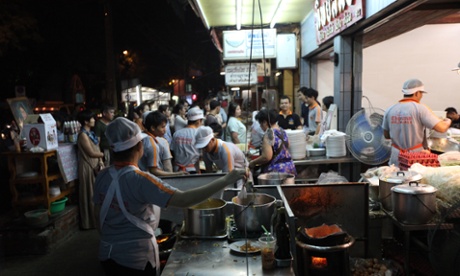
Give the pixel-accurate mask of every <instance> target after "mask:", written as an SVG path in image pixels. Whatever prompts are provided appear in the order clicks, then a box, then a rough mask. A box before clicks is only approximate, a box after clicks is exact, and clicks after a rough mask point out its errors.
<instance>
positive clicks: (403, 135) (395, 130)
mask: <svg viewBox="0 0 460 276" xmlns="http://www.w3.org/2000/svg"><path fill="white" fill-rule="evenodd" d="M402 93H403V95H404V97H403V99H401V100H400V101H399V102H398V103H396V104H394V105H392V106H390V107H389V108H388V109H387V110H385V114H384V118H383V134H384V136H385V138H387V139H391V143H392V149H391V156H390V161H389V162H388V164H390V165H391V164H394V165H395V166H399V161H398V157H399V152H401V151H404V152H419V151H424V150H425V147H426V145H424V144H425V143H426V134H425V133H426V131H425V130H426V129H434V130H436V131H437V132H441V133H444V132H446V131H447V129H448V128H449V126H450V124H451V120H450V119H449V118H446V119H444V120H441V119H440V118H439V117H437V116H436V115H435V114H434V113H433V112H432V111H431V109H429V108H428V107H427V106H425V105H424V104H421V103H420V101H421V99H422V97H423V94H425V93H427V92H426V91H425V87H424V85H423V83H422V82H421V81H420V80H418V79H409V80H407V81H406V82H404V84H403V87H402ZM426 149H428V148H426Z"/></svg>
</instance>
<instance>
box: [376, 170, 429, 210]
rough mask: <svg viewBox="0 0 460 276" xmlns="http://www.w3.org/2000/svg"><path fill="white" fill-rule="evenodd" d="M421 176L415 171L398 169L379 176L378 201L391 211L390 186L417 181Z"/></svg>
mask: <svg viewBox="0 0 460 276" xmlns="http://www.w3.org/2000/svg"><path fill="white" fill-rule="evenodd" d="M421 179H422V176H421V175H420V174H418V173H415V172H410V171H399V172H393V173H391V174H389V175H385V176H382V177H380V178H379V201H380V203H382V207H383V208H384V209H385V210H388V211H392V210H393V206H392V205H393V203H392V199H391V188H393V187H394V186H396V185H401V184H404V183H408V182H410V181H416V182H419V181H420V180H421Z"/></svg>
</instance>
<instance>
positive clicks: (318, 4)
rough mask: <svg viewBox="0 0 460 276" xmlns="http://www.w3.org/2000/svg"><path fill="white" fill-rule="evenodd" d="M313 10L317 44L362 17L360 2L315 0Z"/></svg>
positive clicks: (357, 0)
mask: <svg viewBox="0 0 460 276" xmlns="http://www.w3.org/2000/svg"><path fill="white" fill-rule="evenodd" d="M314 10H315V24H316V40H317V43H318V44H321V43H322V42H324V41H326V40H327V39H329V38H331V37H333V36H335V35H337V34H338V33H340V32H341V31H343V30H345V29H346V28H348V27H349V26H351V25H352V24H354V23H355V22H357V21H358V20H360V19H361V18H363V17H364V10H363V4H362V0H315V4H314Z"/></svg>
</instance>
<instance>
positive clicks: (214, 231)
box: [184, 198, 227, 237]
mask: <svg viewBox="0 0 460 276" xmlns="http://www.w3.org/2000/svg"><path fill="white" fill-rule="evenodd" d="M226 205H227V202H226V201H225V200H222V199H218V198H210V199H208V200H206V201H204V202H202V203H200V204H197V205H195V206H192V207H190V208H187V209H185V210H184V217H185V228H184V229H185V234H186V235H187V236H197V237H217V236H222V235H225V234H226V232H227V228H226V224H225V210H224V208H225V206H226Z"/></svg>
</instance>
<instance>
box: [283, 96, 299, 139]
mask: <svg viewBox="0 0 460 276" xmlns="http://www.w3.org/2000/svg"><path fill="white" fill-rule="evenodd" d="M278 126H280V127H281V128H283V129H285V130H287V129H291V130H296V129H302V123H301V122H300V117H299V115H297V114H295V113H292V110H291V99H289V97H288V96H286V95H283V96H281V98H280V113H279V114H278Z"/></svg>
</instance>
